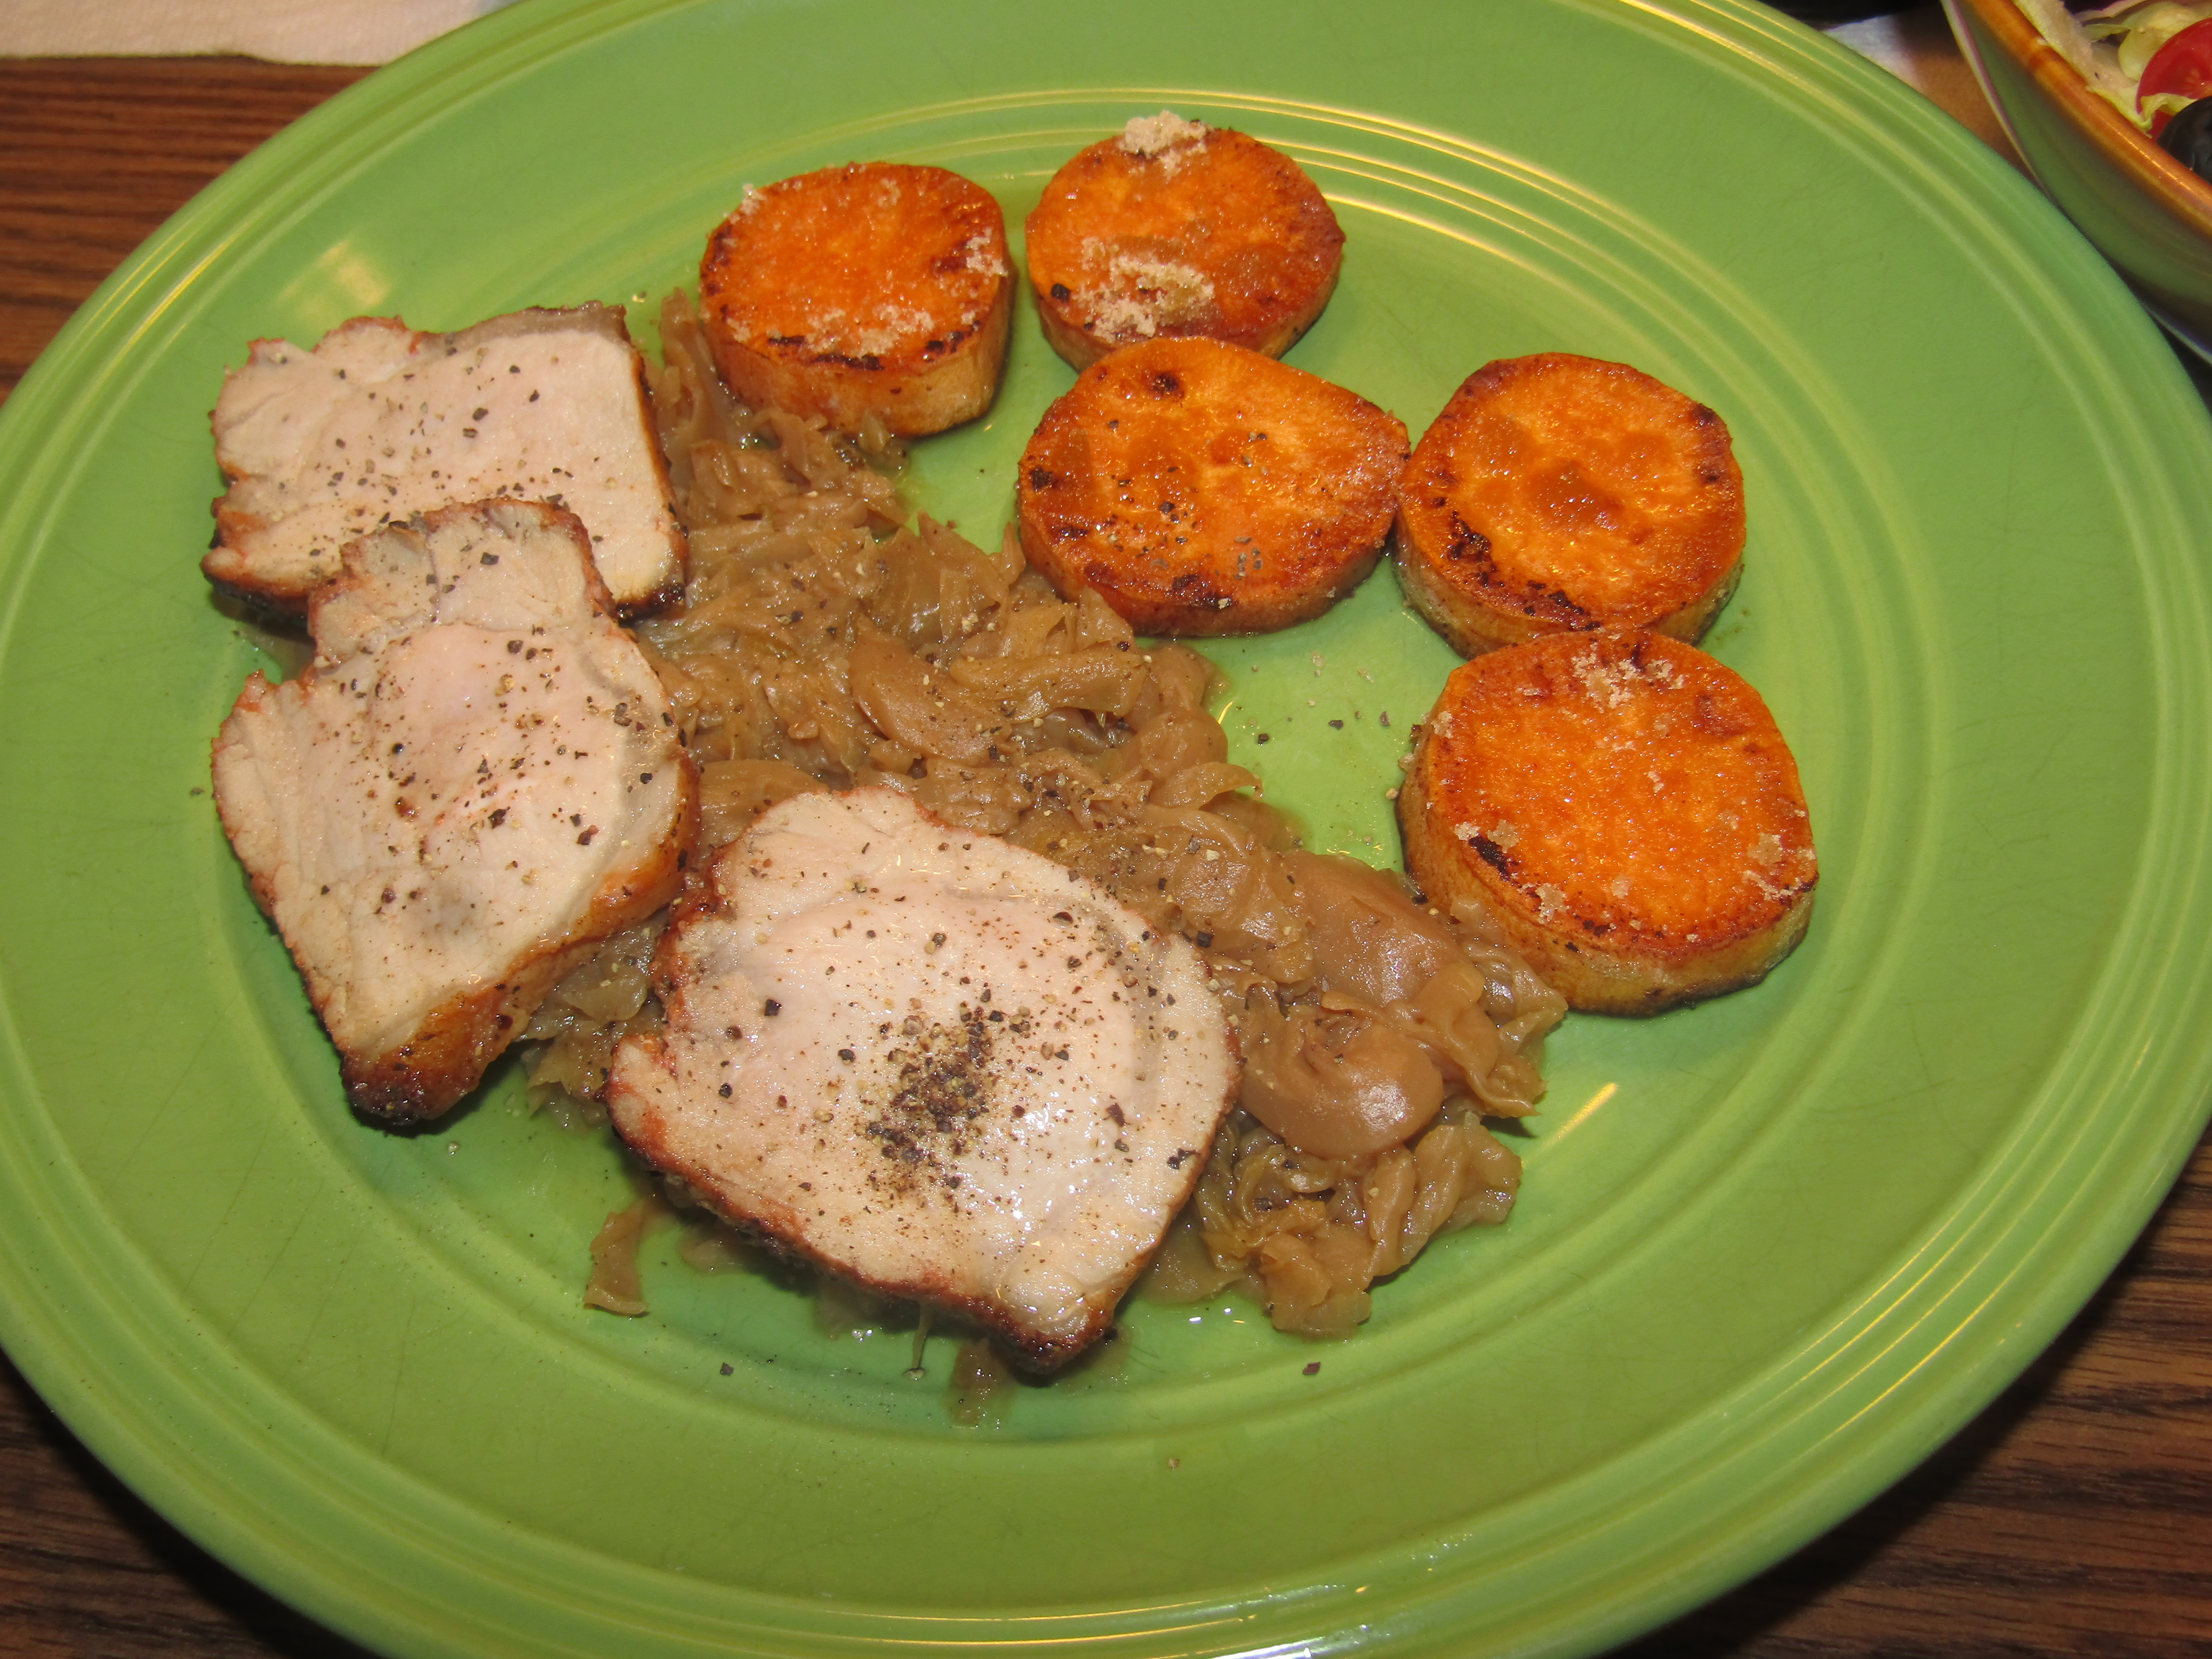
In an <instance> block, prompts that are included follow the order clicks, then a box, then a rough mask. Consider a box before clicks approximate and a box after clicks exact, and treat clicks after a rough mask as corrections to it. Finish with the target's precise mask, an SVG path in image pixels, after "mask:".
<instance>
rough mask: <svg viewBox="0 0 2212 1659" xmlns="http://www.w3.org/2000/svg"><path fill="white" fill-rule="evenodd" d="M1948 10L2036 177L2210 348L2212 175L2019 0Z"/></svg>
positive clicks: (2152, 304)
mask: <svg viewBox="0 0 2212 1659" xmlns="http://www.w3.org/2000/svg"><path fill="white" fill-rule="evenodd" d="M1943 9H1944V11H1945V12H1946V13H1947V14H1948V16H1949V18H1950V20H1951V27H1952V31H1953V33H1955V34H1956V35H1957V36H1958V40H1959V46H1960V50H1961V51H1962V52H1964V53H1965V54H1966V61H1967V62H1968V63H1969V64H1972V67H1973V70H1974V75H1975V78H1976V79H1977V80H1978V81H1979V82H1981V87H1982V90H1983V92H1984V94H1986V95H1987V97H1988V98H1989V100H1990V106H1991V107H1992V108H1993V109H1994V110H1995V111H1996V114H1997V118H1998V119H1999V120H2000V121H2002V123H2003V124H2004V127H2005V131H2007V133H2008V135H2009V136H2010V137H2011V138H2012V141H2013V143H2014V146H2015V148H2016V149H2018V150H2019V151H2020V154H2021V157H2022V158H2023V159H2024V160H2025V161H2027V165H2028V167H2029V169H2030V170H2031V172H2032V173H2033V175H2034V177H2035V180H2036V182H2037V183H2038V184H2039V185H2042V186H2043V189H2044V191H2045V193H2046V194H2047V195H2049V196H2050V197H2051V200H2052V201H2053V202H2055V203H2057V205H2058V207H2059V209H2060V210H2061V211H2063V213H2064V214H2065V215H2066V216H2067V217H2068V218H2069V219H2071V220H2072V221H2073V222H2074V224H2075V228H2078V229H2079V230H2080V231H2081V234H2083V235H2084V236H2086V237H2087V238H2088V239H2089V241H2090V242H2091V244H2092V245H2093V246H2095V248H2096V249H2097V251H2098V252H2100V253H2101V254H2103V255H2104V256H2105V258H2106V259H2108V260H2110V261H2111V262H2112V266H2113V267H2114V269H2116V270H2118V272H2119V273H2120V275H2121V276H2124V277H2125V278H2126V279H2127V282H2128V285H2129V286H2130V288H2132V289H2134V290H2135V292H2136V295H2137V296H2138V297H2139V298H2140V299H2141V300H2142V301H2143V303H2144V305H2145V306H2146V307H2148V309H2149V310H2150V312H2151V313H2152V314H2153V315H2154V316H2155V317H2157V318H2158V319H2159V320H2160V322H2162V323H2164V324H2165V325H2166V327H2167V329H2168V330H2169V331H2172V333H2173V334H2175V335H2176V336H2177V337H2179V338H2180V339H2181V340H2183V341H2184V342H2185V343H2187V344H2188V345H2190V346H2191V348H2192V349H2195V350H2196V351H2197V353H2198V354H2199V355H2200V356H2212V184H2208V183H2207V182H2206V181H2205V180H2204V179H2200V178H2198V177H2197V174H2195V173H2192V172H2191V171H2190V170H2189V169H2188V168H2187V167H2185V166H2183V165H2182V163H2181V162H2180V161H2177V160H2175V159H2174V157H2172V155H2167V154H2166V151H2165V150H2163V149H2160V147H2159V145H2158V143H2156V141H2154V139H2153V138H2152V137H2150V136H2149V135H2148V133H2146V132H2144V131H2142V129H2141V128H2139V127H2138V126H2136V125H2135V123H2133V122H2132V121H2130V119H2129V118H2127V117H2126V116H2125V115H2124V114H2122V113H2121V112H2120V111H2119V110H2118V109H2117V108H2116V107H2114V106H2113V105H2112V103H2111V102H2110V101H2108V100H2106V98H2104V97H2102V96H2100V94H2098V93H2097V91H2096V90H2095V89H2094V88H2093V87H2092V86H2091V85H2090V83H2089V81H2088V80H2087V78H2086V77H2085V76H2084V75H2083V73H2082V71H2081V70H2080V69H2079V68H2077V67H2076V66H2075V64H2073V63H2069V61H2068V60H2067V58H2066V56H2065V55H2064V54H2063V53H2062V52H2060V51H2059V50H2058V49H2057V47H2055V46H2052V45H2051V42H2050V41H2049V40H2046V39H2045V37H2044V35H2043V33H2041V32H2040V31H2039V30H2038V28H2037V27H2036V26H2035V24H2034V22H2033V21H2031V20H2030V18H2029V16H2028V15H2027V13H2026V12H2025V11H2023V10H2022V9H2021V6H2020V5H2019V4H2018V3H2016V0H1943ZM2051 11H2052V12H2053V14H2054V15H2063V9H2062V8H2061V7H2059V6H2058V4H2057V0H2051Z"/></svg>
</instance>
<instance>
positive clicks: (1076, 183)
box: [1027, 111, 1344, 368]
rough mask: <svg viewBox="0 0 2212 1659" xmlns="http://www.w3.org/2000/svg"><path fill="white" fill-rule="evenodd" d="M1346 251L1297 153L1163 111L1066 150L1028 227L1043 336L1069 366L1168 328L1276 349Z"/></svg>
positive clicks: (1310, 313) (1301, 328) (1327, 290)
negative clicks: (1294, 157) (1071, 153)
mask: <svg viewBox="0 0 2212 1659" xmlns="http://www.w3.org/2000/svg"><path fill="white" fill-rule="evenodd" d="M1343 253H1344V232H1343V231H1342V230H1341V229H1340V228H1339V227H1338V225H1337V222H1336V216H1335V214H1334V213H1332V212H1331V211H1330V210H1329V206H1328V203H1327V202H1326V201H1325V200H1323V199H1322V193H1321V191H1319V190H1318V189H1317V188H1316V186H1315V185H1314V182H1313V180H1312V179H1309V178H1307V177H1306V175H1305V173H1304V171H1303V170H1302V169H1301V168H1300V167H1299V166H1298V164H1297V162H1295V161H1291V159H1290V157H1288V156H1287V155H1283V154H1281V153H1280V152H1279V151H1277V150H1273V149H1269V148H1268V147H1267V145H1265V144H1263V143H1261V142H1260V141H1259V140H1258V139H1256V138H1251V137H1246V136H1245V135H1244V134H1243V133H1241V132H1234V131H1230V130H1229V129H1228V128H1225V127H1209V126H1207V125H1205V124H1204V123H1203V122H1199V121H1186V120H1184V119H1182V118H1181V117H1180V116H1176V115H1173V114H1170V113H1169V112H1166V111H1163V112H1160V113H1159V114H1158V115H1149V116H1140V117H1139V118H1137V119H1135V120H1133V121H1131V122H1130V123H1129V125H1127V127H1126V128H1124V129H1123V130H1122V131H1121V132H1118V133H1116V134H1115V136H1114V137H1111V138H1103V139H1101V140H1100V141H1099V142H1098V143H1095V144H1093V145H1091V148H1090V149H1086V150H1084V151H1083V152H1082V153H1081V154H1079V155H1077V156H1075V158H1074V159H1073V160H1072V161H1069V162H1068V163H1067V165H1066V166H1065V167H1062V168H1060V171H1059V172H1058V173H1054V175H1053V179H1052V182H1051V183H1050V184H1048V185H1046V186H1045V191H1044V197H1043V199H1042V201H1040V202H1039V203H1038V204H1037V207H1036V211H1035V212H1034V213H1032V214H1030V216H1029V222H1028V248H1027V254H1028V259H1029V270H1030V287H1031V288H1033V289H1035V290H1036V297H1037V313H1038V315H1039V317H1040V318H1041V319H1042V320H1043V323H1044V331H1045V337H1046V338H1047V339H1048V340H1050V341H1051V342H1052V346H1053V349H1054V350H1055V351H1057V352H1059V353H1060V356H1063V357H1065V358H1066V359H1067V361H1068V362H1071V363H1073V364H1074V365H1075V367H1076V368H1087V367H1089V366H1090V365H1091V364H1092V363H1094V362H1097V361H1098V359H1099V358H1101V357H1103V356H1105V355H1106V354H1107V353H1108V352H1109V351H1112V350H1114V349H1116V348H1117V347H1121V346H1125V345H1133V344H1135V343H1137V342H1139V341H1140V340H1150V339H1156V338H1159V337H1164V336H1177V335H1188V336H1202V337H1206V338H1209V339H1215V340H1225V341H1227V342H1228V343H1231V344H1232V345H1241V346H1245V347H1248V348H1249V349H1252V350H1254V351H1261V352H1265V353H1266V354H1267V356H1270V357H1279V356H1282V355H1283V353H1284V352H1285V351H1287V350H1288V349H1290V347H1291V342H1293V341H1294V340H1296V339H1297V337H1298V336H1299V335H1301V334H1303V333H1304V332H1305V331H1306V330H1307V328H1308V327H1309V326H1310V325H1311V324H1312V322H1313V320H1314V319H1315V318H1316V317H1318V316H1320V315H1321V311H1322V307H1323V306H1325V305H1327V304H1328V296H1329V295H1330V294H1331V293H1332V292H1333V291H1334V289H1335V287H1336V276H1337V270H1338V268H1339V266H1340V264H1341V263H1342V260H1343Z"/></svg>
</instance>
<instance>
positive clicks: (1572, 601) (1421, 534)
mask: <svg viewBox="0 0 2212 1659" xmlns="http://www.w3.org/2000/svg"><path fill="white" fill-rule="evenodd" d="M1743 540H1744V515H1743V474H1742V472H1741V470H1740V469H1739V468H1738V467H1737V465H1736V463H1735V452H1734V450H1733V448H1732V447H1730V444H1729V432H1728V428H1727V426H1726V425H1725V424H1724V423H1723V422H1722V420H1721V417H1720V416H1717V415H1716V414H1715V413H1713V411H1712V410H1710V409H1707V408H1706V407H1705V405H1704V404H1699V403H1696V402H1693V401H1692V400H1691V399H1690V398H1686V397H1684V396H1683V395H1682V394H1681V393H1680V392H1676V391H1675V390H1674V389H1673V388H1672V387H1670V386H1666V385H1663V384H1662V382H1660V381H1658V380H1653V379H1652V378H1651V377H1650V375H1649V374H1644V372H1643V371H1642V370H1640V369H1636V368H1630V367H1629V366H1628V365H1627V364H1626V363H1609V362H1601V361H1600V360H1599V359H1597V358H1595V357H1577V356H1570V355H1568V354H1566V353H1564V352H1547V353H1544V354H1541V355H1540V356H1534V357H1514V358H1509V359H1506V360H1504V361H1503V362H1494V363H1490V364H1486V366H1485V367H1483V368H1480V369H1479V370H1477V371H1476V372H1475V373H1474V374H1472V375H1470V376H1469V377H1468V380H1467V382H1466V383H1465V384H1464V385H1462V386H1461V387H1460V389H1459V390H1458V391H1457V392H1455V393H1454V394H1453V395H1452V399H1451V401H1450V402H1449V403H1448V404H1445V405H1444V407H1443V413H1441V414H1439V415H1438V416H1437V418H1436V421H1435V422H1434V423H1433V424H1432V425H1431V427H1430V428H1429V429H1428V430H1427V431H1426V432H1425V433H1423V434H1422V435H1421V441H1420V442H1419V444H1417V445H1416V446H1415V447H1414V449H1413V462H1412V464H1411V465H1409V466H1407V469H1406V488H1405V496H1404V500H1403V502H1402V504H1401V506H1400V507H1399V510H1398V537H1397V559H1398V570H1399V574H1400V575H1401V578H1402V580H1403V581H1404V583H1405V587H1406V594H1407V598H1408V599H1411V600H1412V601H1413V606H1414V608H1415V609H1416V610H1418V611H1419V612H1420V613H1421V614H1422V615H1423V616H1424V617H1427V618H1428V620H1429V623H1430V624H1431V626H1432V627H1434V628H1435V629H1437V632H1438V633H1440V634H1442V635H1443V636H1444V637H1445V638H1446V639H1447V640H1449V641H1451V643H1452V646H1453V648H1454V649H1455V650H1457V651H1459V652H1460V653H1462V655H1466V656H1473V655H1474V653H1477V652H1479V651H1488V650H1491V649H1492V648H1494V647H1498V646H1501V645H1514V644H1517V643H1519V642H1521V641H1524V640H1531V639H1534V638H1535V637H1536V636H1537V635H1541V634H1550V633H1556V632H1560V631H1563V630H1567V629H1590V628H1649V629H1653V630H1654V631H1656V632H1657V633H1661V634H1667V635H1672V636H1673V637H1674V638H1676V639H1679V640H1689V641H1695V640H1697V639H1698V638H1699V636H1700V635H1703V634H1704V632H1705V629H1706V627H1707V626H1708V625H1709V624H1710V623H1711V622H1712V619H1713V617H1715V616H1716V615H1717V614H1718V613H1719V611H1720V609H1721V607H1722V606H1723V605H1725V604H1727V603H1728V599H1729V594H1731V593H1732V592H1735V582H1736V576H1737V574H1738V572H1739V571H1740V570H1741V567H1742V558H1743Z"/></svg>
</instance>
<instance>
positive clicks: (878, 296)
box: [699, 161, 1013, 437]
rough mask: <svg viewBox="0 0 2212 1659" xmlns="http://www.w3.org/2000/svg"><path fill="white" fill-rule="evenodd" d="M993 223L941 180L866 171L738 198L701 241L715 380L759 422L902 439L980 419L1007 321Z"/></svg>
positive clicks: (890, 169) (935, 175) (995, 210)
mask: <svg viewBox="0 0 2212 1659" xmlns="http://www.w3.org/2000/svg"><path fill="white" fill-rule="evenodd" d="M1012 296H1013V284H1012V276H1011V275H1010V267H1009V265H1008V264H1007V259H1006V218H1005V216H1004V215H1002V214H1001V213H1000V210H999V204H997V203H996V202H994V200H992V199H991V197H990V195H989V193H988V192H987V191H985V190H984V189H983V188H982V187H981V185H975V184H972V183H970V182H969V180H967V179H963V178H962V177H961V176H960V175H959V174H958V173H948V172H946V171H945V169H944V168H943V167H904V166H899V165H896V164H895V163H892V162H888V161H869V162H865V163H861V164H860V165H857V166H853V167H830V168H827V169H824V170H823V171H822V172H820V173H801V174H799V176H798V177H796V178H793V179H784V180H782V181H781V183H778V184H773V185H769V186H768V187H767V188H765V189H763V190H753V189H750V188H749V189H748V190H747V191H745V198H744V201H743V202H741V203H739V204H738V207H737V210H735V211H734V212H732V214H731V215H730V216H729V217H728V218H726V219H725V220H723V221H722V222H721V224H720V226H718V227H717V228H715V231H714V234H713V235H712V236H710V237H708V239H707V253H706V257H705V258H704V259H703V260H702V262H701V264H700V266H699V299H700V305H701V309H702V312H703V313H704V317H705V320H706V326H707V337H708V341H709V342H710V343H711V344H712V345H713V348H714V362H715V366H716V367H717V368H719V369H720V371H721V374H722V379H723V380H724V381H725V382H726V384H727V385H728V386H729V388H730V390H731V391H732V392H735V393H736V394H737V395H738V397H739V398H743V399H744V401H745V402H747V403H749V404H752V405H753V406H754V407H755V408H757V409H761V408H767V407H769V406H771V405H773V406H775V407H776V408H780V409H788V410H793V411H794V412H795V413H798V414H801V415H819V416H822V417H823V419H824V420H826V421H828V422H829V423H830V424H831V425H832V426H836V427H838V428H842V429H844V430H846V431H853V430H856V429H857V428H859V427H860V423H861V422H862V421H863V420H864V419H866V417H867V416H870V415H873V416H876V417H877V418H878V419H879V420H881V421H882V422H884V425H885V426H887V427H888V428H890V430H891V431H893V432H896V433H899V434H901V435H905V436H908V437H918V436H920V435H922V434H925V433H930V432H942V431H943V430H944V429H945V428H947V427H949V426H957V425H958V424H959V423H960V422H963V421H965V420H970V419H972V418H974V417H975V416H977V415H980V414H981V413H982V412H983V411H984V410H986V409H987V408H988V407H989V406H990V403H991V398H992V395H993V394H994V392H996V391H997V390H998V386H999V371H1000V368H1001V367H1002V366H1003V365H1004V363H1005V362H1006V331H1007V329H1008V326H1009V325H1010V324H1011V322H1012V317H1013V298H1012Z"/></svg>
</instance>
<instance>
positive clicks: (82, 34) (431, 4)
mask: <svg viewBox="0 0 2212 1659" xmlns="http://www.w3.org/2000/svg"><path fill="white" fill-rule="evenodd" d="M506 3H507V0H0V57H5V58H147V57H163V58H166V57H205V56H211V55H215V54H237V55H240V56H243V57H247V58H269V59H270V60H272V61H274V62H276V63H283V64H386V63H389V62H391V61H392V59H393V58H397V57H398V56H400V55H401V54H402V53H403V52H411V51H412V50H414V48H416V46H421V45H422V43H423V42H424V41H425V40H431V39H433V38H434V37H435V36H437V35H441V34H443V33H445V32H446V31H447V29H453V28H459V27H460V26H461V25H462V24H464V23H465V22H467V21H469V20H470V19H471V18H472V17H478V16H481V15H483V14H484V13H485V12H488V11H496V10H497V9H499V8H500V7H501V6H502V5H504V4H506Z"/></svg>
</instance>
